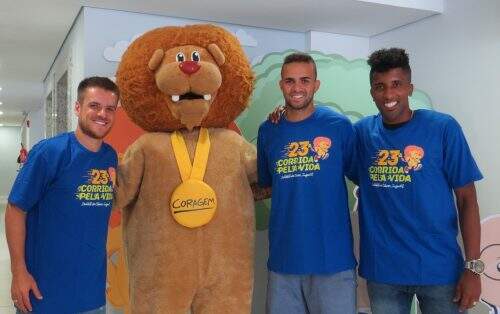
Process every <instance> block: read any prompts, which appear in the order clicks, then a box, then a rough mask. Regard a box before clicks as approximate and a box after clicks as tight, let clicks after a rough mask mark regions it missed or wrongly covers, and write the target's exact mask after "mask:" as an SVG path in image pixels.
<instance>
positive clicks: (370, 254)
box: [348, 48, 484, 314]
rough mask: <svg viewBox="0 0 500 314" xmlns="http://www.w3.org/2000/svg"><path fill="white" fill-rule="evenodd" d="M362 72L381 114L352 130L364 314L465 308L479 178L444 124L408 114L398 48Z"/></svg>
mask: <svg viewBox="0 0 500 314" xmlns="http://www.w3.org/2000/svg"><path fill="white" fill-rule="evenodd" d="M368 63H369V65H370V66H371V71H370V84H371V95H372V97H373V100H374V102H375V104H376V106H377V108H378V110H379V112H380V114H378V115H375V116H370V117H366V118H364V119H362V120H360V121H358V122H357V123H356V124H355V125H354V129H355V134H356V143H357V144H356V153H355V157H354V159H353V160H354V162H353V163H352V164H351V168H350V171H348V173H349V177H351V178H352V179H353V181H355V182H356V183H357V184H358V185H359V187H360V189H359V196H360V202H359V204H360V205H359V213H360V249H361V252H360V270H359V271H360V275H361V276H362V277H364V278H366V279H367V281H368V294H369V298H370V303H371V308H372V311H373V313H374V314H392V313H394V314H399V313H401V314H404V313H410V308H411V302H412V299H413V296H414V295H416V296H417V299H418V300H419V306H420V309H421V311H422V313H424V314H430V313H436V314H437V313H439V314H441V313H458V312H459V310H460V311H463V310H465V309H467V308H470V307H472V306H474V305H475V304H476V302H477V301H478V299H479V295H480V291H481V283H480V273H481V272H482V271H483V268H484V264H483V263H482V262H481V261H480V260H479V257H480V250H479V244H480V224H479V208H478V204H477V199H476V192H475V187H474V181H477V180H480V179H481V178H482V175H481V172H480V171H479V169H478V167H477V165H476V163H475V161H474V159H473V157H472V155H471V152H470V150H469V147H468V145H467V142H466V140H465V137H464V134H463V132H462V130H461V128H460V126H459V125H458V123H457V122H456V121H455V120H454V119H453V118H452V117H451V116H449V115H446V114H442V113H438V112H435V111H430V110H411V109H410V107H409V96H410V95H411V94H412V91H413V85H412V83H411V70H410V66H409V59H408V55H407V54H406V52H405V51H404V50H403V49H398V48H391V49H388V50H386V49H382V50H379V51H375V52H374V53H373V54H371V56H370V57H369V59H368ZM454 195H455V197H456V203H457V205H456V206H455V203H454ZM457 208H458V218H459V219H458V220H459V222H460V227H461V232H462V238H463V243H464V251H465V258H466V262H465V264H464V260H463V257H462V254H461V251H460V248H459V246H458V244H457V240H456V237H457V234H458V221H457ZM464 265H465V270H464Z"/></svg>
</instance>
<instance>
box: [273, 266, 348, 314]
mask: <svg viewBox="0 0 500 314" xmlns="http://www.w3.org/2000/svg"><path fill="white" fill-rule="evenodd" d="M266 313H267V314H309V313H311V314H316V313H321V314H354V313H356V275H355V273H354V270H352V269H350V270H346V271H342V272H339V273H336V274H333V275H287V274H279V273H274V272H271V271H270V272H269V275H268V282H267V302H266Z"/></svg>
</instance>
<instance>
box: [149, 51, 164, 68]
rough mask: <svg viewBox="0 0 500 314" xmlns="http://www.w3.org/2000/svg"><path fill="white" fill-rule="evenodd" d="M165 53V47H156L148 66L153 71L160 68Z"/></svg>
mask: <svg viewBox="0 0 500 314" xmlns="http://www.w3.org/2000/svg"><path fill="white" fill-rule="evenodd" d="M164 55H165V52H163V49H156V50H155V52H154V53H153V56H152V57H151V59H149V63H148V68H149V69H150V70H151V71H155V70H156V69H158V67H159V66H160V64H161V61H162V60H163V56H164Z"/></svg>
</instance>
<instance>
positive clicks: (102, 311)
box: [16, 305, 106, 314]
mask: <svg viewBox="0 0 500 314" xmlns="http://www.w3.org/2000/svg"><path fill="white" fill-rule="evenodd" d="M28 313H30V314H36V313H35V312H28ZM16 314H23V312H21V311H19V310H18V309H16ZM75 314H106V306H105V305H104V306H101V307H100V308H98V309H95V310H90V311H87V312H80V313H75Z"/></svg>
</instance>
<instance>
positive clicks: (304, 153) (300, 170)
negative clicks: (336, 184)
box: [275, 136, 332, 179]
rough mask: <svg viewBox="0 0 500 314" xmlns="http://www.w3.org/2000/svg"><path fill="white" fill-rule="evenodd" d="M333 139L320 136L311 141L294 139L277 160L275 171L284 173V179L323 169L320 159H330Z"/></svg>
mask: <svg viewBox="0 0 500 314" xmlns="http://www.w3.org/2000/svg"><path fill="white" fill-rule="evenodd" d="M331 147H332V140H331V139H330V138H328V137H324V136H318V137H316V138H314V140H313V141H312V142H311V141H309V140H306V141H294V142H290V143H288V144H286V145H285V147H284V150H283V151H282V154H283V155H282V156H283V158H282V159H278V160H277V161H276V168H275V171H276V173H278V174H283V175H285V176H282V179H287V178H291V177H296V176H301V177H307V176H312V175H313V173H314V172H316V171H319V170H320V169H321V166H320V161H321V160H325V159H328V157H329V156H330V154H329V151H330V149H331Z"/></svg>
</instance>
